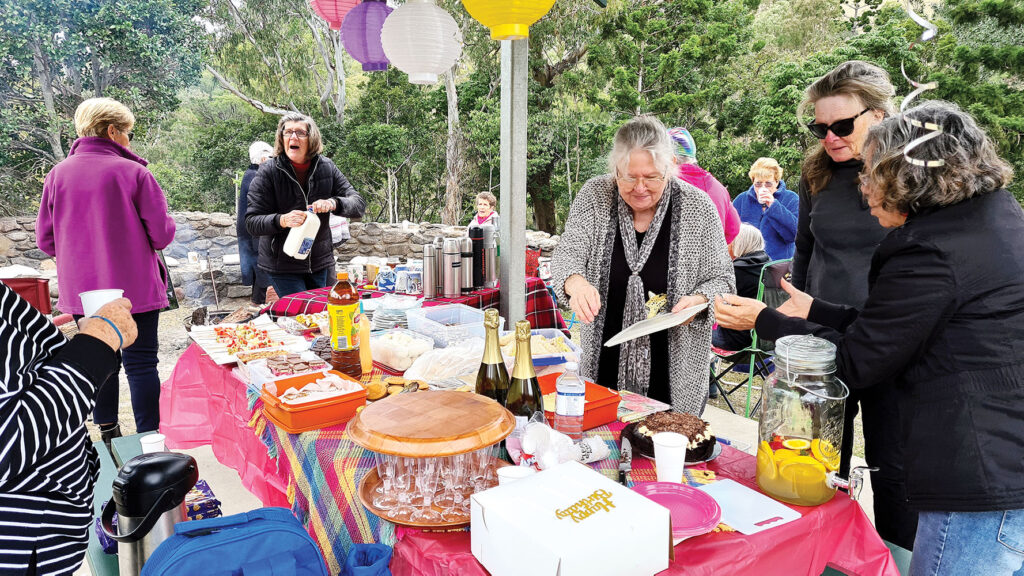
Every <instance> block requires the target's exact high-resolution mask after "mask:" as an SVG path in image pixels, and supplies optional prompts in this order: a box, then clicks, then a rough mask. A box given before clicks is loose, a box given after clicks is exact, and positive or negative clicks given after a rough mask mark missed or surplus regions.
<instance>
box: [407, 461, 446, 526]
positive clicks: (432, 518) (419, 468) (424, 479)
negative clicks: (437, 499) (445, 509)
mask: <svg viewBox="0 0 1024 576" xmlns="http://www.w3.org/2000/svg"><path fill="white" fill-rule="evenodd" d="M437 479H438V470H437V459H436V458H419V459H418V460H417V461H416V490H417V492H419V494H420V497H421V498H422V499H423V504H422V505H421V506H420V507H419V508H417V509H416V512H414V513H413V515H412V517H411V518H410V520H412V521H413V522H421V523H425V524H426V523H429V524H433V523H437V522H440V521H441V513H440V512H438V511H437V510H434V507H433V502H434V492H436V491H437Z"/></svg>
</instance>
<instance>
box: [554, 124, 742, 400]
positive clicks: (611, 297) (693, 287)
mask: <svg viewBox="0 0 1024 576" xmlns="http://www.w3.org/2000/svg"><path fill="white" fill-rule="evenodd" d="M608 168H609V171H610V172H611V173H610V174H607V175H604V176H598V177H596V178H592V179H591V180H589V181H588V182H587V183H586V184H584V185H583V188H582V189H581V190H580V191H579V193H578V194H577V196H576V199H575V200H574V201H573V203H572V206H571V207H570V209H569V217H568V219H567V220H566V222H565V232H564V233H563V234H562V238H561V240H560V241H559V243H558V247H557V248H556V249H555V253H554V255H553V257H552V262H551V271H552V276H553V285H554V288H555V291H556V293H557V295H558V298H559V300H561V301H563V302H566V301H567V302H569V306H570V307H571V308H572V310H573V312H575V313H576V316H577V318H579V319H580V320H581V321H582V322H583V332H582V337H583V358H582V359H581V363H580V370H581V373H582V374H584V375H585V376H588V377H589V378H591V379H594V380H596V381H597V382H598V383H600V384H601V385H603V386H607V387H609V388H612V389H620V388H622V389H626V390H630V391H633V392H639V393H642V394H646V395H648V396H650V397H651V398H655V399H658V400H661V401H663V402H666V403H669V404H671V405H672V407H673V408H674V409H675V410H677V411H679V412H688V413H690V414H695V415H700V414H701V413H702V412H703V411H704V404H705V403H706V402H707V397H708V354H709V352H710V350H711V327H712V325H713V324H714V320H713V318H712V317H711V314H708V313H707V312H701V313H700V314H698V315H697V316H696V317H695V319H693V320H692V321H690V322H689V323H687V324H685V325H681V326H677V327H675V328H671V329H669V330H667V331H662V332H655V333H654V334H651V335H650V336H644V337H641V338H637V339H634V340H630V341H628V342H625V343H623V344H621V345H619V346H613V347H605V346H604V345H603V344H604V342H606V341H607V340H608V339H609V338H611V337H612V336H614V335H615V334H617V333H618V332H620V331H621V330H622V329H623V328H624V327H628V326H630V325H632V324H634V323H636V322H638V321H640V320H643V319H644V318H646V317H647V309H646V307H645V302H646V301H647V300H648V296H649V295H650V294H657V295H661V296H662V297H664V298H665V301H666V302H667V307H671V308H672V310H673V311H676V310H682V309H683V308H686V307H689V306H694V305H697V304H704V303H706V302H709V301H710V300H711V298H713V296H714V295H715V294H720V293H723V292H730V293H731V292H732V291H733V290H735V280H734V279H733V272H732V263H731V262H730V261H729V256H728V252H727V251H726V246H725V235H724V234H723V232H722V225H721V223H720V221H719V219H718V213H717V211H716V210H715V207H714V205H713V204H712V203H711V200H710V199H709V198H708V195H707V194H705V193H704V192H703V191H702V190H699V189H697V188H695V187H693V186H691V185H689V184H686V183H683V182H680V181H679V180H678V179H677V177H676V175H675V174H676V169H675V165H674V146H673V144H672V140H671V139H670V138H669V135H668V131H667V130H666V129H665V126H664V125H663V124H662V123H661V122H660V121H658V120H657V119H656V118H653V117H650V116H639V117H637V118H634V119H632V120H630V121H629V122H627V123H626V124H624V125H623V126H622V127H621V128H619V130H618V131H617V132H616V133H615V141H614V144H613V147H612V152H611V154H610V155H609V158H608Z"/></svg>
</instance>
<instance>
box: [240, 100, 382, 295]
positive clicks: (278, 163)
mask: <svg viewBox="0 0 1024 576" xmlns="http://www.w3.org/2000/svg"><path fill="white" fill-rule="evenodd" d="M274 142H275V146H274V157H273V158H272V159H271V160H269V161H267V162H264V163H263V164H262V165H261V166H260V168H259V170H258V171H257V172H256V176H255V177H254V178H253V179H252V183H251V184H250V185H249V194H248V208H247V209H246V213H245V228H246V230H248V231H249V234H251V235H252V236H258V237H259V238H260V241H259V242H260V246H259V259H258V264H257V265H258V266H259V267H260V268H261V269H263V270H264V271H266V272H267V273H268V274H269V275H270V282H271V284H272V285H273V287H274V291H275V292H277V295H278V296H285V295H287V294H294V293H296V292H302V291H304V290H310V289H313V288H322V287H324V286H327V285H328V283H329V282H330V281H331V279H330V278H328V276H329V274H330V272H331V271H332V270H334V245H333V243H332V242H331V227H330V223H329V220H328V217H329V216H328V214H329V213H332V214H337V215H338V216H345V217H347V218H361V217H362V216H363V212H364V211H365V210H366V201H365V200H363V198H362V197H361V196H360V195H359V193H358V192H356V190H355V188H353V187H352V185H351V184H349V182H348V179H347V178H345V175H344V174H342V173H341V170H338V167H337V166H335V165H334V162H331V160H330V159H329V158H327V157H326V156H323V150H324V145H323V142H322V141H321V139H320V130H319V128H317V126H316V122H313V119H312V118H310V117H309V116H306V115H303V114H300V113H298V112H293V113H290V114H286V115H285V116H282V117H281V120H280V121H279V122H278V123H277V137H276V138H275V140H274ZM308 210H312V211H313V213H314V214H315V215H316V216H314V217H317V218H320V229H319V231H317V235H316V238H315V239H314V240H313V248H312V250H311V251H310V253H309V255H308V256H307V257H306V258H305V259H304V260H300V259H298V258H292V257H291V256H289V255H287V254H285V253H284V241H285V239H286V238H287V237H288V232H289V229H290V228H294V227H297V226H301V225H302V223H303V222H305V221H306V218H307V214H308Z"/></svg>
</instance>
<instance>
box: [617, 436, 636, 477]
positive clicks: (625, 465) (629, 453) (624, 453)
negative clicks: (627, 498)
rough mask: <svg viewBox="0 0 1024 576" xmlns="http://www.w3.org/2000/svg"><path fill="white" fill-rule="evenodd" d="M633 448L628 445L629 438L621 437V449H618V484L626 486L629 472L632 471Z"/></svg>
mask: <svg viewBox="0 0 1024 576" xmlns="http://www.w3.org/2000/svg"><path fill="white" fill-rule="evenodd" d="M632 462H633V447H632V446H631V445H630V444H629V438H626V437H625V436H623V438H622V447H621V448H619V484H622V485H623V486H628V484H626V481H627V479H628V477H629V473H630V471H631V470H632V469H633V467H632Z"/></svg>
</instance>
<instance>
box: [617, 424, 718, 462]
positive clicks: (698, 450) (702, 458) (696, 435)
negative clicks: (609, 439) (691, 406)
mask: <svg viewBox="0 0 1024 576" xmlns="http://www.w3.org/2000/svg"><path fill="white" fill-rule="evenodd" d="M658 432H677V433H679V434H683V435H684V436H686V437H687V438H688V439H689V440H690V444H689V446H687V447H686V463H687V464H699V463H701V462H708V461H710V460H714V459H715V458H716V457H718V455H719V454H721V453H722V446H721V444H719V443H718V439H717V438H715V435H714V433H713V432H712V431H711V425H710V424H708V422H707V421H706V420H701V419H700V418H698V417H696V416H694V415H692V414H680V413H678V412H658V413H656V414H651V415H650V416H647V417H646V418H644V419H642V420H640V421H638V422H634V423H631V424H627V425H626V427H625V428H623V429H622V435H623V437H625V438H629V441H630V443H631V444H632V445H633V450H634V451H635V452H636V453H637V454H639V455H641V456H643V457H644V458H648V459H650V460H654V441H653V440H652V438H653V437H654V435H655V434H657V433H658Z"/></svg>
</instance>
